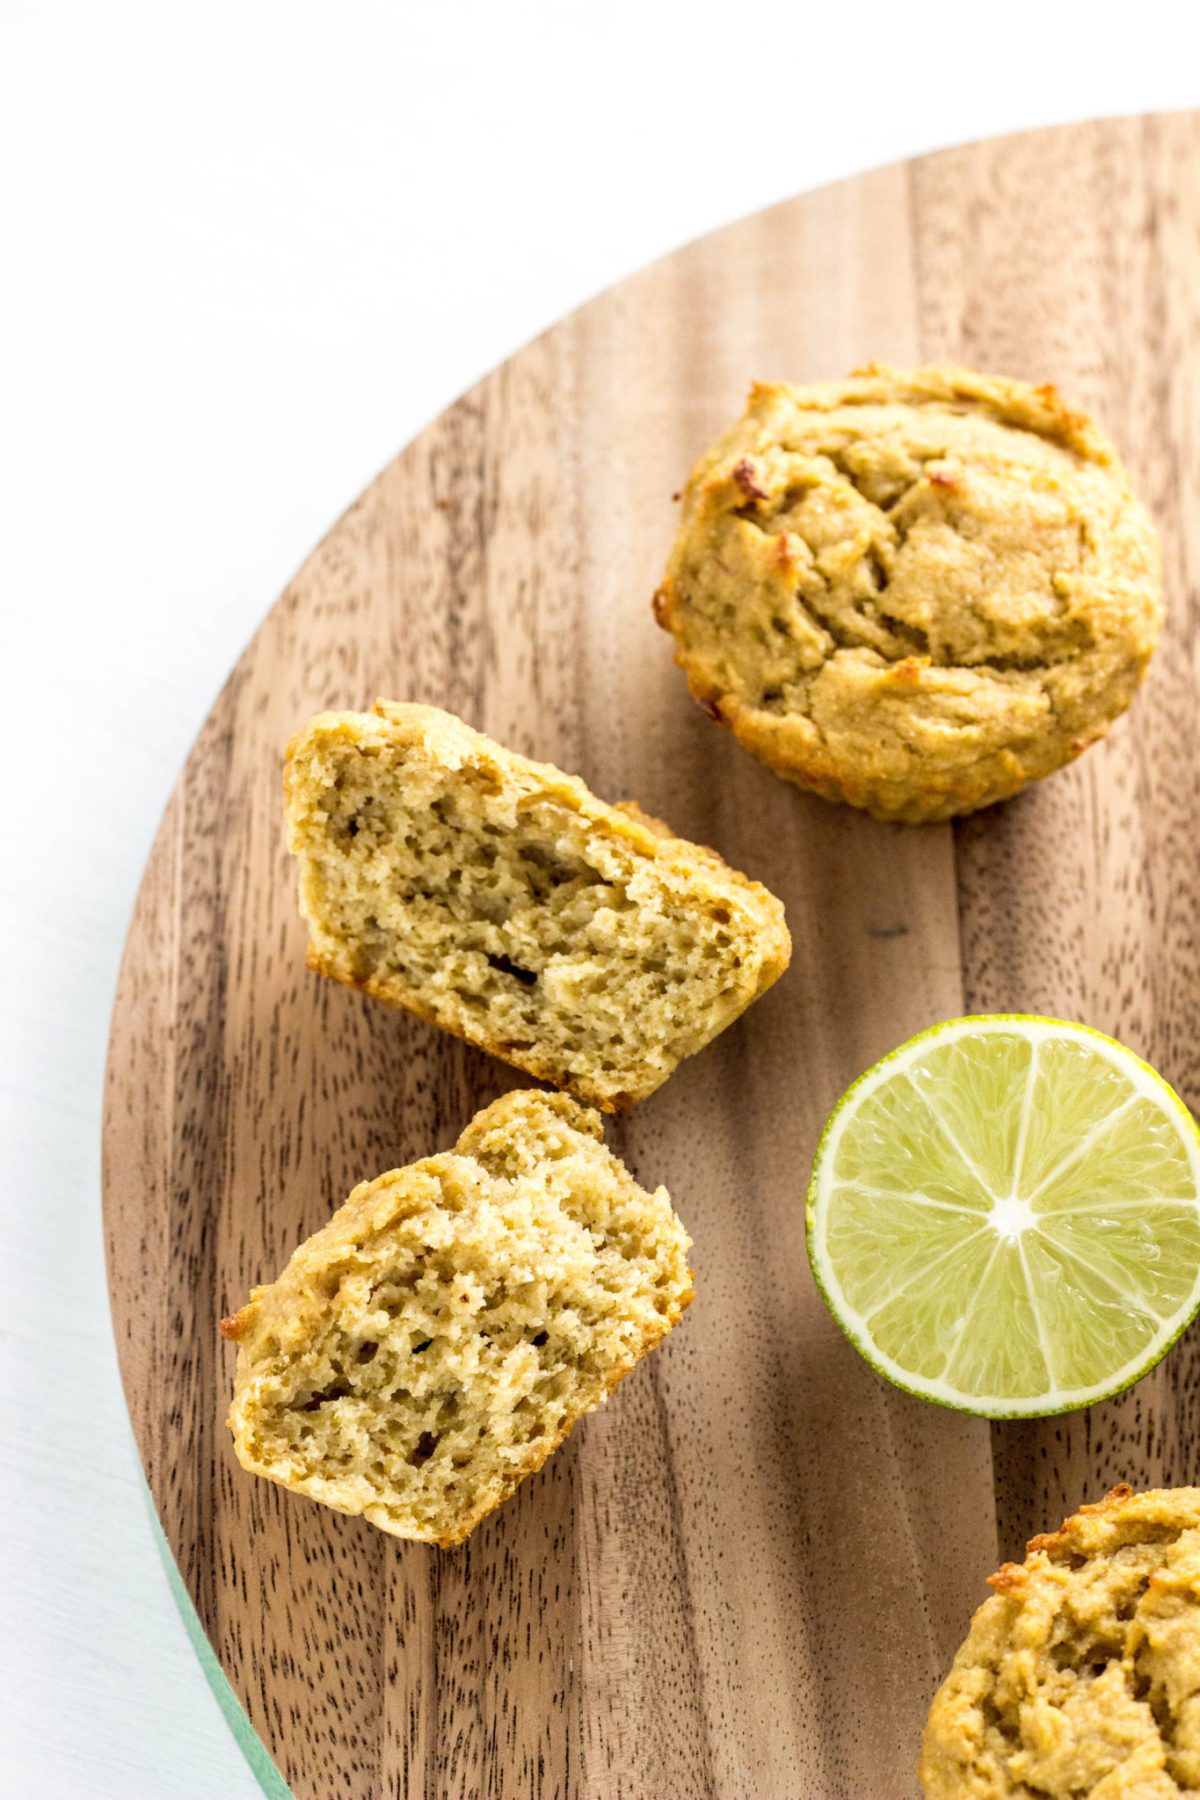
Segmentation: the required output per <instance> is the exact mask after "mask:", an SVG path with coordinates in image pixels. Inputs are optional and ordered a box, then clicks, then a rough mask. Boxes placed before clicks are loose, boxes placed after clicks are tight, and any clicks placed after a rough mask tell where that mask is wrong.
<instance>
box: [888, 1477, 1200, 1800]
mask: <svg viewBox="0 0 1200 1800" xmlns="http://www.w3.org/2000/svg"><path fill="white" fill-rule="evenodd" d="M991 1584H992V1586H993V1587H994V1588H995V1589H996V1594H995V1597H994V1598H993V1599H991V1600H988V1601H986V1602H985V1604H984V1605H983V1606H981V1607H980V1609H979V1611H978V1612H977V1613H976V1614H975V1617H974V1619H973V1620H972V1623H971V1630H970V1634H969V1636H968V1637H967V1641H966V1643H965V1644H964V1645H963V1647H962V1649H961V1650H960V1651H959V1653H958V1655H957V1656H956V1657H955V1659H954V1666H953V1668H952V1669H951V1671H950V1674H949V1676H948V1678H947V1680H946V1682H945V1683H944V1685H943V1686H942V1687H941V1689H940V1690H939V1692H938V1694H937V1696H936V1698H935V1699H934V1702H933V1707H932V1709H931V1711H930V1715H929V1724H928V1726H927V1727H926V1731H925V1742H924V1746H923V1751H922V1756H921V1779H922V1781H923V1782H924V1785H925V1794H926V1800H1008V1797H1009V1796H1020V1800H1034V1797H1035V1796H1036V1800H1085V1797H1094V1800H1174V1797H1175V1796H1177V1795H1182V1794H1193V1793H1195V1792H1197V1791H1200V1488H1169V1489H1158V1490H1155V1491H1153V1492H1150V1493H1146V1494H1134V1493H1132V1492H1131V1491H1130V1489H1129V1488H1128V1487H1118V1488H1114V1490H1113V1491H1112V1493H1111V1494H1109V1495H1108V1496H1107V1498H1105V1499H1104V1500H1101V1501H1100V1502H1099V1503H1098V1504H1097V1505H1094V1506H1084V1507H1081V1508H1080V1510H1079V1512H1078V1513H1076V1514H1075V1516H1074V1517H1073V1518H1070V1519H1068V1520H1067V1521H1066V1523H1065V1524H1064V1525H1063V1526H1062V1528H1061V1530H1059V1531H1056V1532H1054V1533H1052V1534H1051V1535H1048V1536H1045V1537H1036V1538H1034V1539H1033V1541H1032V1543H1031V1544H1030V1545H1029V1554H1028V1556H1027V1558H1026V1560H1025V1562H1024V1563H1021V1564H1013V1563H1006V1564H1005V1566H1004V1567H1003V1568H1002V1569H1001V1570H1000V1571H999V1572H998V1573H997V1574H995V1575H993V1576H992V1577H991Z"/></svg>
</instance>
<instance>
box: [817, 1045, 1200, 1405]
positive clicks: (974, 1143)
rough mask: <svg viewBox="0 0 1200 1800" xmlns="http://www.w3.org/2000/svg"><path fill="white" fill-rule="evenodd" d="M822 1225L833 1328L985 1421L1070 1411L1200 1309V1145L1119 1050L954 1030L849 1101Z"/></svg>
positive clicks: (836, 1133) (1128, 1370) (1162, 1085)
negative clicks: (837, 1325) (838, 1329)
mask: <svg viewBox="0 0 1200 1800" xmlns="http://www.w3.org/2000/svg"><path fill="white" fill-rule="evenodd" d="M807 1225H808V1252H809V1257H810V1260H811V1262H812V1266H813V1272H814V1274H815V1275H816V1278H817V1282H818V1284H819V1286H820V1288H821V1291H822V1293H823V1295H824V1297H825V1300H826V1302H827V1303H828V1305H829V1308H830V1311H831V1312H832V1313H833V1315H834V1317H835V1319H836V1320H837V1322H838V1324H839V1325H840V1326H841V1327H842V1329H843V1330H844V1331H845V1332H846V1334H847V1336H848V1337H849V1338H850V1340H851V1342H852V1343H853V1344H854V1345H855V1347H856V1348H857V1349H858V1350H859V1351H861V1353H862V1354H863V1355H864V1356H865V1357H866V1358H867V1360H868V1361H869V1362H870V1363H872V1365H873V1366H874V1367H875V1368H876V1369H878V1370H879V1372H880V1373H881V1374H883V1375H886V1376H887V1377H888V1379H889V1380H891V1381H894V1382H896V1383H897V1384H898V1385H899V1386H901V1387H904V1388H908V1389H910V1390H911V1391H912V1392H913V1393H916V1394H920V1395H922V1396H924V1397H925V1398H926V1399H929V1400H936V1401H939V1402H941V1404H943V1405H945V1406H955V1407H960V1408H962V1409H963V1410H965V1411H967V1412H974V1413H980V1414H983V1415H984V1416H985V1417H988V1418H1014V1417H1021V1416H1026V1417H1032V1416H1038V1415H1044V1414H1047V1413H1059V1412H1068V1411H1070V1410H1072V1409H1074V1408H1076V1407H1080V1406H1087V1405H1090V1404H1091V1403H1092V1402H1094V1401H1096V1400H1101V1399H1104V1398H1105V1397H1106V1396H1108V1395H1110V1394H1114V1393H1117V1392H1119V1391H1120V1390H1121V1389H1122V1388H1124V1387H1128V1386H1129V1384H1130V1383H1131V1382H1133V1381H1136V1380H1138V1378H1139V1377H1140V1376H1142V1375H1144V1374H1145V1373H1146V1371H1147V1370H1148V1369H1151V1368H1152V1367H1153V1366H1154V1364H1155V1363H1156V1362H1158V1360H1159V1359H1160V1357H1162V1356H1163V1355H1164V1354H1165V1352H1166V1351H1167V1350H1168V1349H1169V1347H1170V1346H1171V1344H1172V1343H1173V1342H1174V1340H1175V1339H1176V1338H1177V1337H1178V1336H1179V1334H1180V1332H1181V1331H1182V1330H1183V1329H1184V1327H1185V1326H1186V1325H1187V1324H1188V1322H1189V1320H1190V1319H1191V1318H1192V1317H1193V1315H1194V1314H1195V1313H1196V1311H1197V1308H1198V1307H1200V1132H1198V1130H1197V1126H1196V1122H1195V1120H1194V1119H1193V1118H1192V1115H1191V1113H1190V1112H1189V1111H1188V1109H1187V1108H1186V1106H1184V1104H1183V1102H1182V1101H1181V1100H1180V1099H1179V1097H1178V1095H1177V1094H1175V1093H1174V1092H1173V1091H1172V1090H1171V1089H1170V1088H1169V1087H1168V1086H1167V1084H1166V1082H1164V1081H1163V1080H1162V1079H1161V1077H1160V1076H1158V1075H1156V1074H1155V1072H1154V1071H1153V1069H1151V1068H1150V1067H1149V1066H1148V1065H1147V1064H1146V1063H1144V1062H1142V1061H1141V1060H1140V1059H1139V1058H1138V1057H1136V1056H1134V1055H1133V1053H1132V1051H1130V1050H1127V1049H1125V1047H1124V1046H1123V1045H1121V1044H1118V1043H1116V1042H1115V1041H1114V1040H1113V1039H1112V1038H1106V1037H1103V1036H1101V1035H1100V1033H1099V1032H1095V1031H1090V1030H1089V1029H1088V1028H1087V1027H1086V1026H1082V1025H1070V1024H1064V1023H1062V1022H1060V1021H1058V1020H1054V1019H1035V1018H1025V1017H1018V1016H997V1017H989V1018H973V1019H956V1020H953V1021H951V1022H950V1023H948V1024H945V1025H938V1026H935V1027H934V1028H933V1030H932V1031H927V1032H923V1033H922V1034H921V1036H920V1037H917V1038H913V1039H912V1040H911V1042H909V1043H907V1044H903V1045H901V1047H900V1048H899V1049H898V1050H895V1051H893V1052H892V1054H891V1055H890V1056H888V1057H885V1058H884V1060H883V1061H882V1062H880V1063H877V1064H876V1065H875V1067H874V1068H873V1069H870V1070H868V1072H867V1073H866V1074H865V1075H863V1076H862V1077H861V1078H860V1079H859V1080H858V1081H857V1082H856V1083H855V1085H854V1086H853V1087H852V1088H851V1089H850V1090H849V1092H848V1093H847V1094H846V1095H845V1096H844V1097H843V1099H842V1100H841V1101H840V1102H839V1104H838V1106H837V1108H836V1109H835V1111H834V1113H833V1114H832V1116H831V1118H830V1120H829V1123H828V1124H827V1126H826V1127H825V1131H824V1134H823V1136H822V1138H821V1142H820V1145H819V1147H818V1150H817V1155H816V1160H815V1162H814V1165H813V1174H812V1181H811V1183H810V1185H809V1191H808V1211H807Z"/></svg>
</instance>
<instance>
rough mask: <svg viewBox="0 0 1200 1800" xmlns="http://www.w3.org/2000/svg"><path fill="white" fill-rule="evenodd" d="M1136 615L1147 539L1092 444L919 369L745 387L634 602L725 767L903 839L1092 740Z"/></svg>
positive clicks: (1010, 384) (1056, 407)
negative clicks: (662, 636) (650, 601)
mask: <svg viewBox="0 0 1200 1800" xmlns="http://www.w3.org/2000/svg"><path fill="white" fill-rule="evenodd" d="M1162 610H1163V609H1162V598H1161V575H1160V559H1159V551H1158V544H1157V539H1156V536H1155V532H1154V528H1153V526H1152V524H1151V522H1150V519H1149V516H1148V514H1147V513H1146V511H1145V508H1144V507H1142V506H1141V505H1140V504H1139V502H1138V501H1137V500H1136V499H1135V498H1134V495H1133V493H1132V491H1131V489H1130V485H1129V479H1128V476H1127V475H1126V473H1125V470H1124V469H1123V468H1122V466H1121V463H1120V461H1119V460H1118V457H1117V454H1116V451H1115V450H1114V449H1113V446H1112V445H1111V444H1110V443H1109V441H1108V439H1107V438H1106V437H1104V436H1103V435H1102V433H1101V432H1100V431H1099V430H1098V429H1097V427H1096V426H1095V425H1094V424H1093V423H1092V421H1091V420H1090V419H1088V418H1086V417H1085V416H1084V415H1083V414H1080V413H1075V412H1069V411H1068V410H1067V409H1066V407H1065V406H1064V405H1063V404H1062V401H1061V400H1060V399H1059V396H1058V394H1057V393H1056V392H1055V390H1054V389H1053V388H1052V387H1040V388H1034V387H1028V386H1026V385H1025V384H1024V383H1023V382H1019V381H1009V380H1005V379H1002V378H1000V377H992V376H984V375H976V374H973V373H971V371H970V370H967V369H956V368H946V367H940V366H931V367H928V368H922V369H916V370H913V371H910V372H905V371H902V370H899V369H892V368H887V367H884V366H882V365H872V366H871V367H869V368H867V369H864V370H861V371H860V372H858V373H857V374H856V375H854V376H852V377H851V378H850V379H849V380H848V381H843V382H834V383H829V384H826V385H822V386H817V387H788V386H784V385H776V386H771V385H758V386H755V387H754V388H753V389H752V390H751V393H750V400H749V404H748V406H747V409H746V412H745V414H744V415H743V417H742V418H741V419H740V420H739V422H738V423H737V424H736V425H735V426H733V428H732V429H731V430H730V431H728V432H727V433H726V434H725V436H724V437H722V438H720V439H719V440H718V442H717V443H716V444H714V445H713V447H712V449H711V450H709V451H708V453H707V454H706V455H705V456H703V457H702V458H701V459H700V461H699V462H698V463H697V464H696V466H695V468H694V469H693V470H692V473H691V475H690V477H689V478H688V482H687V487H686V491H685V496H684V504H683V517H682V521H681V524H680V527H679V532H678V535H677V537H676V540H675V545H674V548H673V550H672V552H671V557H670V562H669V564H668V568H667V572H666V577H665V580H664V581H663V583H662V586H661V587H660V588H659V591H658V593H657V595H656V596H655V613H656V616H657V618H658V621H659V623H660V624H661V625H663V626H664V627H665V628H666V629H667V630H668V631H670V632H671V633H672V634H673V636H674V638H675V643H676V661H677V662H678V663H679V664H680V665H681V667H682V668H683V669H684V671H685V672H686V674H687V678H688V684H689V686H690V688H691V691H692V693H693V695H694V696H695V698H696V699H697V700H698V701H699V702H700V704H701V705H702V706H703V707H704V708H705V710H706V711H707V712H709V713H710V714H711V716H712V717H713V718H714V719H716V720H718V721H719V722H720V723H721V724H723V725H726V726H728V727H729V728H730V729H731V730H732V731H733V733H734V735H735V736H736V737H737V738H738V739H739V741H740V742H741V743H743V744H744V745H745V746H746V748H747V749H748V750H751V751H753V753H754V754H755V755H756V756H758V757H760V758H761V759H762V761H763V762H765V763H767V764H768V765H769V766H770V767H771V768H773V769H775V770H776V771H777V772H778V773H779V774H781V775H784V776H786V777H787V779H788V780H790V781H794V782H796V783H797V784H798V785H799V786H801V787H804V788H809V789H811V790H812V791H813V792H814V793H818V794H821V795H823V796H824V797H825V798H826V799H830V800H845V801H849V802H850V804H851V805H853V806H861V807H865V808H866V809H867V811H868V812H870V813H872V814H874V815H875V817H876V818H880V819H898V820H909V821H913V822H918V821H922V820H933V819H947V818H950V817H952V816H953V815H954V814H957V813H966V812H972V811H974V810H975V809H976V808H977V807H981V806H987V805H990V804H991V802H993V801H995V800H1003V799H1004V798H1006V797H1007V796H1008V795H1011V794H1015V793H1017V792H1019V790H1020V789H1021V788H1023V787H1024V786H1025V785H1026V784H1027V783H1028V782H1030V781H1034V780H1037V779H1038V778H1039V777H1040V776H1043V775H1048V774H1050V773H1051V771H1052V770H1054V769H1057V768H1059V767H1060V766H1061V765H1062V764H1063V763H1066V762H1069V761H1070V760H1071V758H1072V757H1075V756H1078V755H1079V753H1080V751H1081V750H1083V749H1085V748H1086V747H1087V745H1089V744H1091V743H1093V742H1094V741H1095V740H1096V739H1097V738H1099V737H1102V736H1103V735H1104V733H1105V731H1106V730H1107V729H1108V727H1109V725H1110V724H1111V723H1112V721H1113V720H1114V719H1115V718H1116V717H1117V716H1118V715H1119V714H1120V713H1122V712H1124V710H1125V708H1126V707H1127V706H1128V705H1129V703H1130V701H1131V699H1132V698H1133V695H1134V692H1135V690H1136V688H1137V686H1138V684H1139V682H1140V681H1141V679H1142V676H1143V674H1144V673H1145V670H1146V665H1147V663H1148V661H1149V658H1150V655H1151V653H1152V651H1153V649H1154V644H1155V639H1156V637H1157V634H1158V628H1159V623H1160V621H1161V618H1162Z"/></svg>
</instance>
